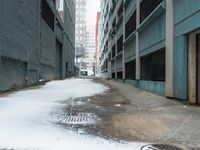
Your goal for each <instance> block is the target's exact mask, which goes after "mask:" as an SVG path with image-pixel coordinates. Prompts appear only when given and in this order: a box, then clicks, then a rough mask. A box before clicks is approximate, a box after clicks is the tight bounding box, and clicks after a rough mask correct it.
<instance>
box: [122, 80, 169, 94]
mask: <svg viewBox="0 0 200 150" xmlns="http://www.w3.org/2000/svg"><path fill="white" fill-rule="evenodd" d="M125 83H127V84H130V85H133V86H136V87H138V88H141V89H143V90H145V91H148V92H151V93H155V94H157V95H160V96H165V82H158V81H144V80H140V81H136V80H125Z"/></svg>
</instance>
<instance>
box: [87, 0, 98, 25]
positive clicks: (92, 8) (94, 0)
mask: <svg viewBox="0 0 200 150" xmlns="http://www.w3.org/2000/svg"><path fill="white" fill-rule="evenodd" d="M97 11H100V0H87V24H88V25H90V26H94V27H95V25H96V16H97Z"/></svg>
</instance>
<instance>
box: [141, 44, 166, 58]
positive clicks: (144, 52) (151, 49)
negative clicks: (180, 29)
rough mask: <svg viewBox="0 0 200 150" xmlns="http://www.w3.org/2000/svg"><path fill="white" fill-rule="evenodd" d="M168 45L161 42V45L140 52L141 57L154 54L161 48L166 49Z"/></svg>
mask: <svg viewBox="0 0 200 150" xmlns="http://www.w3.org/2000/svg"><path fill="white" fill-rule="evenodd" d="M165 45H166V41H165V40H163V41H160V42H159V43H156V44H155V45H152V46H151V47H149V48H147V49H145V50H143V51H140V56H144V55H147V54H150V53H153V52H155V51H157V50H159V49H161V48H164V47H165Z"/></svg>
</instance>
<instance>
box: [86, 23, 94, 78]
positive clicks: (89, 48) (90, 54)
mask: <svg viewBox="0 0 200 150" xmlns="http://www.w3.org/2000/svg"><path fill="white" fill-rule="evenodd" d="M95 51H96V44H95V28H94V27H93V26H87V32H86V48H85V56H84V63H85V66H86V68H85V69H86V70H87V71H88V75H94V68H95V57H94V55H95Z"/></svg>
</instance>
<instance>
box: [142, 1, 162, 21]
mask: <svg viewBox="0 0 200 150" xmlns="http://www.w3.org/2000/svg"><path fill="white" fill-rule="evenodd" d="M161 2H162V0H143V1H142V2H141V3H140V22H143V21H144V20H145V19H146V18H147V17H148V16H149V14H151V13H152V12H153V10H154V9H155V8H156V7H157V6H158V5H159V4H160V3H161Z"/></svg>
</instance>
